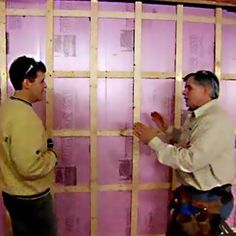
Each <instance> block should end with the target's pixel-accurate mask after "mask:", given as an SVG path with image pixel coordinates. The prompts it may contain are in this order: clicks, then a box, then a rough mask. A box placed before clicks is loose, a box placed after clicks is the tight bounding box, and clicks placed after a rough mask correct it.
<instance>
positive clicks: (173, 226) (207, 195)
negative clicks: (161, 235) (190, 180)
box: [166, 185, 234, 236]
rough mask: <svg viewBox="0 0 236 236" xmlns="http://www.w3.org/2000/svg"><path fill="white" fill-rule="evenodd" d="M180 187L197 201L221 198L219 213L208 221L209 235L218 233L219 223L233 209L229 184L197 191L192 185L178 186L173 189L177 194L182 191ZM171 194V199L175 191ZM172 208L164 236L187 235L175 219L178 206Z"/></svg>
mask: <svg viewBox="0 0 236 236" xmlns="http://www.w3.org/2000/svg"><path fill="white" fill-rule="evenodd" d="M181 188H182V189H183V190H184V191H186V192H188V193H189V196H190V198H191V199H192V200H199V201H205V202H211V201H213V200H217V199H220V200H221V202H222V203H223V206H222V208H221V210H220V211H219V214H216V215H214V217H213V218H212V219H211V222H210V223H211V235H214V236H215V235H220V229H219V225H220V224H221V223H222V222H223V221H225V220H226V219H227V218H228V217H229V215H230V213H231V211H232V209H233V205H234V200H233V195H232V193H231V186H230V185H224V186H222V187H217V188H214V189H212V190H209V191H198V190H196V189H194V188H193V187H183V186H181V187H180V188H178V189H177V190H175V191H176V192H177V195H181V192H182V190H181ZM179 190H180V191H179ZM175 191H174V192H175ZM179 192H180V194H179ZM173 195H174V196H173V199H175V197H176V195H175V193H174V194H173ZM177 197H179V196H177ZM180 198H181V196H180ZM172 210H173V214H172V216H171V220H170V222H169V224H168V228H167V233H166V236H189V234H186V233H185V232H183V230H182V227H181V225H180V224H179V222H178V220H177V215H178V213H179V210H178V208H176V209H175V208H174V209H172Z"/></svg>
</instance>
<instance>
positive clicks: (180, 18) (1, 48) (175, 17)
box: [0, 0, 236, 236]
mask: <svg viewBox="0 0 236 236" xmlns="http://www.w3.org/2000/svg"><path fill="white" fill-rule="evenodd" d="M53 4H54V1H53V0H47V7H46V9H6V6H5V0H0V11H1V15H0V41H1V45H0V65H1V67H0V73H1V74H0V76H1V96H2V100H4V99H5V98H6V97H7V73H6V59H7V58H6V47H5V45H6V15H7V16H32V17H33V16H35V17H37V16H41V17H45V18H46V19H47V44H46V47H47V50H46V64H47V68H48V74H47V78H48V80H47V85H48V89H47V103H46V126H47V132H48V135H49V136H59V137H67V136H72V137H90V185H88V186H84V185H78V186H61V185H58V184H56V185H55V186H54V191H55V192H57V193H61V192H81V193H84V192H90V194H91V195H90V196H91V198H90V203H91V212H90V214H91V226H90V231H91V236H95V235H97V226H98V222H97V221H98V219H97V204H98V198H97V194H98V192H104V191H130V192H131V207H132V209H131V235H132V236H135V235H138V230H137V222H138V193H139V191H142V190H157V189H169V188H174V187H175V178H174V175H173V180H172V183H170V182H166V183H148V184H144V183H140V182H139V157H140V152H139V149H140V147H139V142H138V140H137V139H136V138H135V137H134V139H133V173H132V175H133V181H132V183H131V184H110V185H99V184H98V181H97V178H98V176H97V138H98V137H100V136H106V137H112V136H117V137H118V136H122V137H128V136H130V137H132V136H133V134H132V130H98V127H97V119H96V117H97V81H98V79H100V78H107V79H113V78H123V79H125V78H134V80H133V81H134V90H133V101H134V104H133V105H134V110H133V117H134V118H133V121H134V122H136V121H139V120H140V110H141V108H140V101H141V98H140V96H141V93H140V90H141V81H142V78H152V79H158V78H165V79H168V78H172V79H175V82H176V83H175V98H176V99H175V107H174V110H175V125H176V126H177V127H178V126H180V123H181V101H182V99H181V93H182V77H183V76H184V75H185V72H184V71H183V23H184V22H196V23H209V24H215V45H216V47H215V73H216V74H217V75H218V76H219V78H221V79H225V80H236V74H222V73H221V44H222V25H235V26H236V18H232V17H225V16H222V8H220V7H218V8H216V11H215V13H216V14H215V16H191V15H184V14H183V5H182V4H178V5H177V12H176V14H162V13H148V12H142V3H141V2H136V3H135V12H120V11H98V2H97V1H96V0H92V1H91V10H89V11H88V10H86V11H82V10H60V9H54V6H53ZM156 4H158V2H157V3H156ZM60 16H64V17H77V18H82V17H90V19H91V28H90V29H91V32H90V39H91V40H90V70H89V71H54V70H53V58H54V55H53V34H54V17H60ZM99 18H114V19H134V21H135V50H134V70H133V71H98V69H97V47H98V19H99ZM142 20H169V21H175V22H176V62H175V63H176V64H175V67H176V69H175V71H174V72H163V71H155V72H153V71H150V72H141V58H142V56H141V42H142V39H141V35H142ZM56 78H80V79H83V78H90V130H67V129H65V130H54V129H53V79H56ZM157 235H158V234H156V236H157ZM143 236H148V235H143ZM159 236H160V234H159Z"/></svg>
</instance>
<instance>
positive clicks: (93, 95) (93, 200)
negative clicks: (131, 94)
mask: <svg viewBox="0 0 236 236" xmlns="http://www.w3.org/2000/svg"><path fill="white" fill-rule="evenodd" d="M97 45H98V3H97V1H96V0H92V2H91V35H90V191H91V197H90V206H91V213H90V214H91V225H90V227H91V228H90V231H91V236H96V235H97Z"/></svg>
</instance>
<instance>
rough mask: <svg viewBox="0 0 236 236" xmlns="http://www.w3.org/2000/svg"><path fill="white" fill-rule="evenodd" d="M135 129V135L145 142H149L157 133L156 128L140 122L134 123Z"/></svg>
mask: <svg viewBox="0 0 236 236" xmlns="http://www.w3.org/2000/svg"><path fill="white" fill-rule="evenodd" d="M133 130H134V135H135V136H137V137H138V138H139V139H140V141H142V142H143V143H145V144H148V143H149V142H150V141H151V140H152V139H153V138H154V137H155V136H156V135H157V130H156V129H154V128H152V127H149V126H146V125H144V124H142V123H140V122H137V123H135V124H134V128H133Z"/></svg>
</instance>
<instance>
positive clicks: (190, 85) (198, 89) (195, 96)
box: [183, 77, 211, 111]
mask: <svg viewBox="0 0 236 236" xmlns="http://www.w3.org/2000/svg"><path fill="white" fill-rule="evenodd" d="M209 94H210V91H209V88H208V87H206V86H202V85H199V84H198V83H197V82H196V81H195V80H194V77H190V78H189V79H188V80H187V81H186V82H185V86H184V91H183V96H184V100H185V103H186V106H187V107H188V108H189V110H190V111H193V110H195V109H197V108H198V107H200V106H202V105H203V104H205V103H206V101H208V100H211V98H210V95H209Z"/></svg>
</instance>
